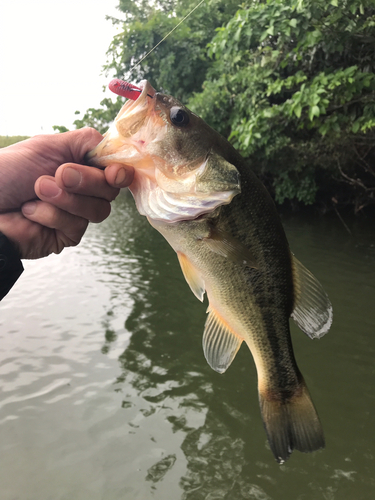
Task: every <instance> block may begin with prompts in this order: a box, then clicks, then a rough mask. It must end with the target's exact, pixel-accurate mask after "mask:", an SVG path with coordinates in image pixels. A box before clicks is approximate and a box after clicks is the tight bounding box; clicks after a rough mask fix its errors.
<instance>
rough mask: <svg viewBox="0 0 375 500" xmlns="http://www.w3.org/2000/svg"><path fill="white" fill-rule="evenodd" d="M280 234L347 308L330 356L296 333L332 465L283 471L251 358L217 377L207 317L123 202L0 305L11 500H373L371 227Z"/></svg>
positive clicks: (374, 245) (337, 312)
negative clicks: (206, 342)
mask: <svg viewBox="0 0 375 500" xmlns="http://www.w3.org/2000/svg"><path fill="white" fill-rule="evenodd" d="M282 218H283V223H284V226H285V228H286V232H287V235H288V238H289V241H290V246H291V248H292V250H293V252H294V253H295V254H296V256H297V257H298V258H299V259H300V260H301V261H302V262H303V263H304V264H305V265H306V266H307V267H308V268H309V269H310V270H311V271H312V272H313V273H314V274H315V275H316V276H317V277H318V279H319V280H320V281H321V282H322V284H323V285H324V287H325V289H326V291H327V292H328V294H329V296H330V298H331V301H332V304H333V308H334V322H333V326H332V328H331V331H330V332H329V334H328V335H327V336H326V337H324V338H323V339H321V340H319V341H312V340H310V339H309V338H308V337H307V336H305V335H304V334H303V333H302V332H300V331H299V330H298V329H297V328H296V327H294V325H292V336H293V343H294V349H295V354H296V358H297V361H298V364H299V366H300V369H301V371H302V373H303V374H304V376H305V379H306V381H307V384H308V386H309V389H310V392H311V394H312V398H313V400H314V403H315V405H316V407H317V409H318V413H319V415H320V418H321V420H322V424H323V427H324V430H325V436H326V449H325V450H322V451H319V452H316V453H313V454H302V453H299V452H294V453H293V454H292V456H291V458H290V459H289V461H288V462H286V463H285V464H284V465H281V466H280V465H278V464H277V463H276V461H275V460H274V458H273V455H272V453H271V452H270V450H269V447H268V444H267V442H266V436H265V433H264V430H263V425H262V422H261V418H260V412H259V407H258V400H257V391H256V373H255V367H254V364H253V361H252V358H251V355H250V353H249V351H248V349H247V347H246V346H243V347H242V348H241V350H240V352H239V354H238V355H237V357H236V359H235V361H234V362H233V364H232V366H231V367H230V369H229V370H228V371H227V372H226V373H225V374H224V375H219V374H217V373H216V372H214V371H213V370H211V368H210V367H209V366H208V365H207V363H206V361H205V359H204V356H203V352H202V347H201V339H202V332H203V325H204V321H205V316H206V313H205V310H206V304H203V305H202V304H201V303H200V302H199V301H197V300H196V298H195V297H194V296H193V294H192V293H191V292H190V289H189V287H188V286H187V284H186V283H185V281H184V279H183V277H182V273H181V271H180V269H179V265H178V262H177V258H176V255H175V254H174V252H173V251H172V250H171V248H170V247H169V245H168V244H167V243H166V242H165V241H164V240H163V238H162V237H161V236H160V235H159V234H158V233H157V232H156V231H154V230H153V229H152V228H151V227H150V226H149V225H148V223H147V221H146V220H145V218H143V217H141V216H139V215H138V213H137V212H136V210H135V207H134V203H133V200H132V199H131V197H130V196H129V195H128V194H127V193H124V195H123V196H120V197H119V199H118V200H116V202H115V203H114V207H113V213H112V215H111V217H110V218H109V219H108V220H107V221H105V222H104V223H103V224H100V225H92V226H90V228H89V230H88V233H87V235H86V236H85V238H84V240H83V242H82V244H81V245H80V246H79V247H77V248H74V249H67V250H65V251H64V252H63V253H62V254H61V255H60V256H50V257H48V258H47V259H43V260H40V261H36V262H26V264H25V267H26V270H25V272H24V274H23V275H22V277H21V279H20V280H19V281H18V282H17V284H16V286H15V287H14V288H13V289H12V291H11V292H10V294H9V295H8V296H7V297H6V298H5V299H4V300H3V301H2V302H1V304H0V387H1V399H0V485H1V499H2V500H18V499H19V500H36V499H38V500H120V499H122V500H149V499H150V500H151V499H154V500H179V499H181V500H223V499H226V500H242V499H251V500H286V499H288V500H290V499H291V500H295V499H296V500H297V499H298V500H320V499H324V500H346V499H347V500H353V499H356V500H362V499H363V500H367V499H369V500H370V499H373V498H375V432H374V423H375V396H374V385H375V370H374V358H375V300H374V299H375V231H374V223H373V220H371V219H366V218H364V217H357V218H354V217H353V218H352V219H349V220H346V222H347V224H348V226H349V227H350V230H351V232H352V234H351V235H350V234H349V233H348V232H347V231H346V229H345V227H344V226H343V224H342V223H341V222H340V220H339V218H338V217H337V216H336V215H335V214H333V215H330V216H324V217H320V216H319V215H316V214H315V215H314V214H312V215H299V214H297V215H296V214H294V215H293V214H286V215H285V214H284V215H283V216H282Z"/></svg>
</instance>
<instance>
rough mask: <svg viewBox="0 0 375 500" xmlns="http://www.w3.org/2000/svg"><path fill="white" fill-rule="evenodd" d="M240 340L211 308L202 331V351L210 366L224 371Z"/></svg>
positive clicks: (238, 346) (230, 361)
mask: <svg viewBox="0 0 375 500" xmlns="http://www.w3.org/2000/svg"><path fill="white" fill-rule="evenodd" d="M242 341H243V339H242V338H241V337H239V336H238V335H236V334H235V333H234V332H232V331H231V330H230V328H229V327H228V325H226V324H225V322H224V321H223V320H222V319H221V318H220V316H219V315H218V314H217V312H216V311H215V310H214V309H211V310H210V312H209V314H208V318H207V321H206V324H205V327H204V333H203V352H204V355H205V357H206V360H207V362H208V364H209V365H210V366H211V368H213V369H214V370H215V371H217V372H219V373H224V372H225V370H226V369H227V368H228V367H229V365H230V364H231V363H232V361H233V360H234V358H235V357H236V354H237V351H238V349H239V348H240V347H241V344H242Z"/></svg>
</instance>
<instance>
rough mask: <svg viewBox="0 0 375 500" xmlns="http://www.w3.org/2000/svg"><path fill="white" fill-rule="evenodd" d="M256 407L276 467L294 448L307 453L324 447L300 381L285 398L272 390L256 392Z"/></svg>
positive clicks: (305, 388)
mask: <svg viewBox="0 0 375 500" xmlns="http://www.w3.org/2000/svg"><path fill="white" fill-rule="evenodd" d="M259 404H260V410H261V413H262V418H263V424H264V427H265V429H266V433H267V437H268V441H269V444H270V447H271V450H272V452H273V454H274V455H275V458H276V460H277V461H278V462H279V463H280V464H282V463H284V462H285V461H286V460H288V458H289V456H290V454H291V453H292V451H293V450H294V449H295V450H299V451H303V452H306V453H309V452H312V451H315V450H319V449H320V448H324V445H325V443H324V434H323V429H322V426H321V423H320V421H319V417H318V414H317V413H316V410H315V407H314V405H313V402H312V401H311V398H310V394H309V391H308V389H307V387H306V384H305V382H304V381H303V380H301V384H300V386H299V387H298V389H297V390H296V391H295V393H294V394H293V395H292V396H291V397H289V398H287V399H283V398H280V397H277V395H276V394H275V393H274V392H273V391H272V393H271V391H269V392H268V391H266V392H262V393H259Z"/></svg>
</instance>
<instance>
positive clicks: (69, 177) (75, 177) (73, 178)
mask: <svg viewBox="0 0 375 500" xmlns="http://www.w3.org/2000/svg"><path fill="white" fill-rule="evenodd" d="M81 179H82V175H81V172H78V171H77V170H76V169H75V168H71V167H66V169H65V170H64V172H63V174H62V181H63V183H64V184H65V186H66V187H67V188H73V187H77V186H78V185H79V183H80V182H81Z"/></svg>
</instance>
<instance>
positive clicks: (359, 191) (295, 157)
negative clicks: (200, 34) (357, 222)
mask: <svg viewBox="0 0 375 500" xmlns="http://www.w3.org/2000/svg"><path fill="white" fill-rule="evenodd" d="M338 4H339V5H338ZM209 54H210V56H211V57H212V58H213V64H212V66H211V67H210V69H209V71H208V78H207V81H206V82H205V83H204V91H203V92H202V93H200V94H197V95H195V97H194V98H193V99H191V100H190V105H191V107H193V108H194V109H196V110H198V109H199V113H200V114H201V116H202V115H203V118H205V119H206V120H207V121H208V122H210V123H211V124H212V125H213V126H214V127H215V128H217V129H219V131H220V132H222V133H224V134H228V132H229V137H230V140H231V141H232V142H233V144H234V145H235V146H236V147H237V148H238V149H240V150H241V152H242V154H243V155H244V156H247V157H251V158H252V159H253V164H255V165H257V166H258V172H259V174H260V175H261V176H263V177H264V178H265V179H271V183H272V186H273V190H274V194H275V197H276V200H277V201H278V202H282V201H283V200H284V199H293V198H296V199H297V200H299V201H303V202H304V203H305V204H311V203H313V202H314V201H315V200H316V195H317V194H318V193H321V194H322V193H323V191H325V189H322V188H320V190H318V187H317V186H318V180H319V185H320V186H323V188H324V186H326V185H330V189H331V191H330V192H328V193H327V192H324V194H325V196H326V197H327V194H329V196H331V197H332V195H334V197H335V201H342V202H347V201H350V202H353V203H355V205H356V209H360V208H361V207H362V206H363V205H365V204H368V203H372V202H374V201H375V198H374V193H375V168H374V167H375V165H374V163H375V161H374V160H375V150H374V148H373V145H374V144H375V6H374V2H373V1H370V0H367V1H359V0H346V1H343V2H339V3H338V2H337V1H335V0H333V1H331V2H326V1H323V0H305V1H303V0H283V1H281V0H273V1H266V2H254V3H252V4H251V5H250V6H249V7H248V8H243V9H240V10H239V11H238V12H237V13H236V15H235V16H234V17H233V18H232V19H231V20H230V22H229V23H228V24H227V25H226V26H225V27H223V28H219V29H218V30H217V34H216V36H215V38H214V39H213V40H212V42H211V43H210V46H209ZM213 96H214V98H213ZM223 118H225V120H224V121H223ZM343 183H346V184H348V185H349V186H351V188H352V189H351V194H348V190H347V189H342V184H343ZM332 190H334V191H332Z"/></svg>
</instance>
